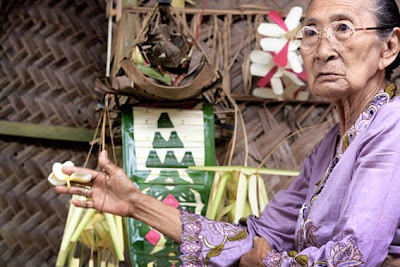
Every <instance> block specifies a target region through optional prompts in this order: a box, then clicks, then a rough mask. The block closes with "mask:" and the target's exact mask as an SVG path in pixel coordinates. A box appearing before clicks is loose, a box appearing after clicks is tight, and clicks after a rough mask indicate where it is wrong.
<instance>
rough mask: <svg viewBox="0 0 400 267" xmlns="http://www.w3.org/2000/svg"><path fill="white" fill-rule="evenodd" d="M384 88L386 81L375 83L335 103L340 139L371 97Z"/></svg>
mask: <svg viewBox="0 0 400 267" xmlns="http://www.w3.org/2000/svg"><path fill="white" fill-rule="evenodd" d="M369 84H371V83H369ZM385 86H386V81H383V82H380V83H375V84H372V85H371V86H368V87H367V88H365V90H359V92H358V93H356V94H353V95H350V96H347V97H345V98H343V99H340V100H339V101H336V102H335V105H336V109H337V111H338V113H339V124H340V137H341V138H343V136H344V134H345V133H346V131H347V130H348V129H350V127H351V126H352V125H353V124H354V123H355V122H356V120H357V118H358V117H359V116H360V114H361V113H362V112H363V111H364V109H365V108H366V106H367V105H368V104H369V103H370V102H371V100H372V99H373V97H374V96H375V95H376V94H377V93H378V92H379V91H380V90H382V89H384V88H385Z"/></svg>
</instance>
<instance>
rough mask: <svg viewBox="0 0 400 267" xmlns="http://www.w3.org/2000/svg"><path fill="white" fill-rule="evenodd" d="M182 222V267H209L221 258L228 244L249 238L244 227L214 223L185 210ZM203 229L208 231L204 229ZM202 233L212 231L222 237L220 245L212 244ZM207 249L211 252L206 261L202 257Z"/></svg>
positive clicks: (182, 214) (182, 212)
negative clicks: (212, 260) (211, 260)
mask: <svg viewBox="0 0 400 267" xmlns="http://www.w3.org/2000/svg"><path fill="white" fill-rule="evenodd" d="M181 220H182V225H183V233H182V236H181V239H182V244H181V246H180V251H181V253H182V255H181V256H180V259H181V261H182V265H181V266H184V267H186V266H190V267H194V266H196V267H197V266H208V262H209V260H210V259H211V258H212V257H216V256H219V255H220V254H221V253H222V251H223V250H224V247H225V244H226V243H227V242H235V241H241V240H243V239H245V238H247V229H246V228H245V227H243V226H240V225H236V224H229V223H226V222H217V221H212V220H209V219H207V218H204V217H202V216H200V215H196V214H192V213H189V212H187V211H185V210H181ZM203 227H204V228H207V229H203ZM202 231H210V232H211V233H212V234H213V235H214V236H221V237H222V241H221V242H220V243H219V244H212V243H211V242H210V241H209V240H208V239H207V237H206V236H202V235H201V232H202ZM205 247H206V248H208V249H210V250H209V252H208V253H207V255H206V257H205V259H204V258H203V257H201V252H202V250H203V248H205Z"/></svg>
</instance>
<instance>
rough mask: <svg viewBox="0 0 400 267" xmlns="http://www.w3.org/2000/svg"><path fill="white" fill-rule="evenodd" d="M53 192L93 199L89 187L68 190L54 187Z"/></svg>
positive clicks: (64, 187) (74, 187)
mask: <svg viewBox="0 0 400 267" xmlns="http://www.w3.org/2000/svg"><path fill="white" fill-rule="evenodd" d="M55 190H56V192H57V193H59V194H70V195H79V196H84V197H87V198H92V197H93V190H92V189H91V188H89V187H78V186H73V187H71V188H68V187H66V186H56V187H55Z"/></svg>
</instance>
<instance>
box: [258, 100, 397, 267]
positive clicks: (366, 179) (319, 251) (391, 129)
mask: <svg viewBox="0 0 400 267" xmlns="http://www.w3.org/2000/svg"><path fill="white" fill-rule="evenodd" d="M399 112H400V108H399V107H398V106H397V107H396V108H390V109H389V108H386V107H382V108H381V109H380V110H379V112H378V113H377V114H376V116H375V117H374V119H373V121H371V122H370V125H369V126H367V127H368V128H366V129H365V131H364V132H363V133H362V135H363V136H360V137H359V138H362V140H361V143H360V145H359V150H358V151H357V152H358V157H357V159H356V162H355V166H354V171H353V174H352V178H351V182H350V185H349V187H348V190H347V194H346V196H345V198H344V201H343V203H340V207H339V208H340V216H339V218H338V220H337V222H336V223H335V228H334V229H333V232H332V239H331V240H330V241H329V242H327V243H326V244H323V245H322V246H321V247H319V248H317V247H308V248H306V249H304V250H303V251H300V252H294V251H292V252H280V253H278V252H272V253H270V254H269V256H268V257H267V258H266V259H265V260H264V264H265V265H266V266H293V264H294V263H297V264H300V265H301V266H311V265H313V266H361V265H364V264H367V266H380V265H381V264H382V263H383V261H384V260H385V258H386V256H387V255H388V249H389V246H390V244H391V242H392V240H393V237H394V236H395V233H396V229H397V228H398V226H399V217H400V216H399V215H400V197H399V192H400V175H399V162H400V144H399V141H398V138H397V136H398V134H399V133H400V119H399V116H398V115H394V113H395V114H399ZM338 205H339V204H338Z"/></svg>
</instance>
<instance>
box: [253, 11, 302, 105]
mask: <svg viewBox="0 0 400 267" xmlns="http://www.w3.org/2000/svg"><path fill="white" fill-rule="evenodd" d="M302 13H303V9H302V8H301V7H294V8H292V9H291V10H290V12H289V14H288V15H287V17H286V19H285V20H283V19H282V18H281V16H280V15H279V13H278V12H276V11H271V12H269V13H268V17H269V19H270V20H272V21H273V22H275V23H261V24H260V26H259V27H258V32H259V33H260V34H261V35H263V36H265V37H264V38H263V39H262V40H261V42H260V44H261V48H262V50H263V51H261V50H254V51H252V53H251V54H250V61H251V62H252V64H251V66H250V73H251V75H253V76H258V77H263V78H262V79H261V80H260V81H259V83H258V85H259V87H261V88H256V89H255V90H254V91H253V95H255V96H258V97H263V98H282V99H284V98H291V99H299V100H305V99H307V98H308V93H307V92H299V88H301V87H303V86H305V83H304V81H305V80H306V79H307V78H306V74H305V72H304V70H303V61H302V59H301V56H300V53H299V51H298V48H299V47H298V45H297V44H296V43H295V42H294V41H293V38H292V37H293V36H294V35H295V34H296V32H297V31H298V29H299V28H300V27H301V23H300V20H301V16H302ZM268 84H270V85H271V88H272V90H271V88H266V86H267V85H268ZM284 89H285V90H284Z"/></svg>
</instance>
